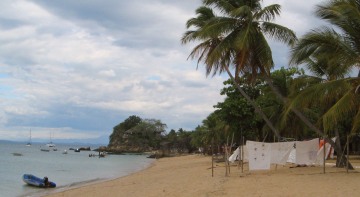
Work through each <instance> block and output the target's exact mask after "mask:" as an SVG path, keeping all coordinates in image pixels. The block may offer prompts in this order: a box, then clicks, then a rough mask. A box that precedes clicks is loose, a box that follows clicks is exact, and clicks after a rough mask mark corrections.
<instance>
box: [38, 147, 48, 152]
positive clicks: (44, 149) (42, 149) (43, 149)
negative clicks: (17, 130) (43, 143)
mask: <svg viewBox="0 0 360 197" xmlns="http://www.w3.org/2000/svg"><path fill="white" fill-rule="evenodd" d="M40 150H41V151H44V152H50V150H49V149H46V148H41V149H40Z"/></svg>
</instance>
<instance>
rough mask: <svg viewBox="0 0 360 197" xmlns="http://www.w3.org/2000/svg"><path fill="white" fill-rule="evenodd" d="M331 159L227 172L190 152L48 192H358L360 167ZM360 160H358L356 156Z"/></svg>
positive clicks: (141, 196) (82, 196) (84, 196)
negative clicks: (323, 163)
mask: <svg viewBox="0 0 360 197" xmlns="http://www.w3.org/2000/svg"><path fill="white" fill-rule="evenodd" d="M333 162H334V161H327V163H328V165H326V170H325V171H326V173H325V174H324V173H323V168H322V167H321V166H317V167H314V166H313V167H296V166H295V165H290V164H288V165H285V166H280V165H278V166H275V165H272V167H271V170H268V171H251V172H249V170H248V165H247V164H245V165H244V169H243V172H242V170H241V168H240V167H239V166H238V165H237V164H236V163H235V164H232V165H231V168H230V174H229V175H228V176H225V166H224V162H220V163H214V175H213V176H212V170H211V166H212V164H211V157H208V156H202V155H188V156H179V157H171V158H162V159H159V160H157V161H155V162H154V164H153V165H152V166H151V167H149V168H147V169H145V170H143V171H140V172H137V173H134V174H131V175H129V176H126V177H121V178H118V179H115V180H111V181H105V182H101V183H94V184H89V185H86V186H82V187H79V188H70V189H68V190H66V191H61V192H58V193H53V194H49V195H48V196H49V197H73V196H76V197H91V196H96V197H104V196H111V197H112V196H119V197H120V196H121V197H122V196H124V197H125V196H126V197H159V196H164V197H165V196H166V197H169V196H171V197H172V196H174V197H177V196H179V197H187V196H189V197H190V196H191V197H195V196H196V197H199V196H200V197H202V196H203V197H219V196H220V197H222V196H229V197H233V196H317V197H319V196H326V197H329V196H359V195H360V187H359V186H360V173H358V172H359V168H356V169H355V170H352V171H349V173H346V169H342V168H335V167H333V165H331V163H333ZM352 164H353V165H354V166H360V160H354V161H352Z"/></svg>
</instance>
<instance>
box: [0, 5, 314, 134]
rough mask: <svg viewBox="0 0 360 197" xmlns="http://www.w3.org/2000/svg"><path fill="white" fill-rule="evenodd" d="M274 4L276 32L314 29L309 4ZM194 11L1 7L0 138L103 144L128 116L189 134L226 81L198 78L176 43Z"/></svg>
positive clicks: (278, 54) (185, 49)
mask: <svg viewBox="0 0 360 197" xmlns="http://www.w3.org/2000/svg"><path fill="white" fill-rule="evenodd" d="M267 2H268V1H264V3H265V4H266V3H267ZM273 2H279V3H280V4H284V6H283V12H282V14H281V16H282V17H281V18H280V19H279V22H281V24H284V25H288V26H289V27H290V28H294V30H295V31H297V32H300V34H301V33H302V32H305V31H306V29H308V28H311V27H312V25H313V24H314V22H313V19H314V18H313V16H311V15H310V14H308V13H309V9H310V7H311V6H310V5H312V4H315V2H312V3H306V4H305V3H298V2H297V1H293V0H291V1H273ZM200 4H201V1H167V0H152V1H148V0H137V1H118V0H107V1H98V0H86V1H85V0H79V1H73V0H63V1H48V0H36V1H25V0H4V1H1V2H0V44H1V48H0V101H1V103H0V133H1V138H4V139H6V138H13V137H15V136H21V134H19V132H20V133H21V132H22V135H23V136H27V133H28V130H29V128H34V129H33V133H34V135H37V134H38V135H39V137H44V138H48V134H46V131H48V130H54V133H55V134H54V135H55V136H56V135H58V136H59V137H60V136H62V137H63V138H67V137H68V138H71V137H76V138H83V137H86V136H87V134H88V136H92V137H96V136H100V135H104V134H108V135H110V133H111V132H112V128H113V127H114V126H115V125H117V124H119V123H120V122H122V121H124V120H125V119H126V118H127V117H129V116H131V115H138V116H140V117H142V118H155V119H160V120H161V121H162V122H163V123H165V124H167V125H168V129H178V128H184V129H188V130H190V129H194V128H195V127H196V126H197V125H199V124H201V121H202V120H203V119H204V118H206V117H207V115H208V114H209V113H211V112H212V111H213V110H214V109H213V107H212V106H213V105H214V104H216V103H217V102H219V101H222V99H223V97H222V96H221V95H220V89H221V88H222V82H223V81H224V80H226V79H227V77H226V76H224V75H220V76H215V77H208V78H206V76H205V71H204V68H202V67H201V65H200V66H199V69H198V70H197V69H196V62H195V61H190V60H187V58H188V55H189V53H190V51H191V47H192V46H191V45H186V46H183V45H181V43H180V39H181V36H182V34H183V33H184V32H185V31H186V29H185V23H186V21H187V20H188V19H189V18H191V17H194V16H195V9H196V8H197V7H198V6H199V5H200ZM309 6H310V7H309ZM305 12H306V13H305ZM272 43H275V42H272ZM282 46H283V45H282ZM278 49H282V50H278ZM286 51H287V48H286V47H276V50H274V52H273V53H274V55H275V57H274V58H275V59H276V62H280V63H279V64H282V65H286V61H287V58H286V55H284V54H285V53H286ZM40 133H41V134H40Z"/></svg>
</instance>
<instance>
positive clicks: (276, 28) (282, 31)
mask: <svg viewBox="0 0 360 197" xmlns="http://www.w3.org/2000/svg"><path fill="white" fill-rule="evenodd" d="M261 28H262V29H263V31H264V33H265V34H266V35H268V36H270V37H271V38H274V39H276V40H278V41H281V42H283V43H286V44H288V45H290V46H292V45H294V44H295V42H296V41H297V38H296V35H295V33H294V31H292V30H291V29H289V28H286V27H284V26H282V25H278V24H275V23H271V22H263V23H262V25H261Z"/></svg>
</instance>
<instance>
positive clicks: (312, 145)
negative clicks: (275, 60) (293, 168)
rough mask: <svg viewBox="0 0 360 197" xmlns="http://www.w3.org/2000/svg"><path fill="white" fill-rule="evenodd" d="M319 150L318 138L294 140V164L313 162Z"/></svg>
mask: <svg viewBox="0 0 360 197" xmlns="http://www.w3.org/2000/svg"><path fill="white" fill-rule="evenodd" d="M318 150H319V138H315V139H312V140H309V141H296V164H299V165H304V164H305V165H311V164H314V163H315V161H316V158H317V152H318Z"/></svg>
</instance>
